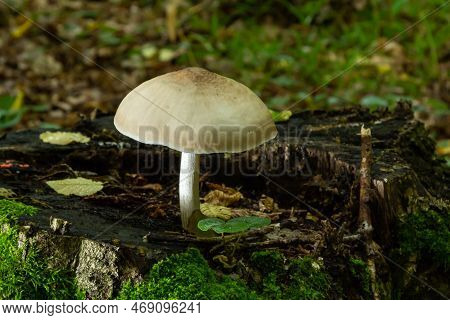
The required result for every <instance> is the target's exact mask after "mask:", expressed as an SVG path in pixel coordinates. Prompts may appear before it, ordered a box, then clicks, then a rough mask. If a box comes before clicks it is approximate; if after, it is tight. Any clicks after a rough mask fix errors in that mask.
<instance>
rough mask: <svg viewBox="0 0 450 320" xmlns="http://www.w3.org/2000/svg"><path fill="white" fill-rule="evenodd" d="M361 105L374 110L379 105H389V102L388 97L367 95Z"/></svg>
mask: <svg viewBox="0 0 450 320" xmlns="http://www.w3.org/2000/svg"><path fill="white" fill-rule="evenodd" d="M361 105H362V106H363V107H366V108H369V109H371V110H372V109H376V108H379V107H388V105H389V103H388V101H387V100H386V99H383V98H381V97H378V96H374V95H367V96H365V97H364V98H362V99H361Z"/></svg>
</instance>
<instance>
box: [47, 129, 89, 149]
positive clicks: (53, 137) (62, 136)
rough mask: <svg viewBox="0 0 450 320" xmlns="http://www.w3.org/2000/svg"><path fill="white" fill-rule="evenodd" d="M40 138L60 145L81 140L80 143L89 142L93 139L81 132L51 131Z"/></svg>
mask: <svg viewBox="0 0 450 320" xmlns="http://www.w3.org/2000/svg"><path fill="white" fill-rule="evenodd" d="M39 138H40V139H41V140H42V141H43V142H45V143H50V144H57V145H60V146H65V145H68V144H69V143H72V142H79V143H88V142H89V141H90V140H91V139H90V138H89V137H86V136H85V135H82V134H81V133H79V132H61V131H57V132H51V131H46V132H43V133H41V134H40V135H39Z"/></svg>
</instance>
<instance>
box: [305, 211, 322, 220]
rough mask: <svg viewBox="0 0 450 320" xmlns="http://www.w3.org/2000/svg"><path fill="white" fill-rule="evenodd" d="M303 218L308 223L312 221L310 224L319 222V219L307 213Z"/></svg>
mask: <svg viewBox="0 0 450 320" xmlns="http://www.w3.org/2000/svg"><path fill="white" fill-rule="evenodd" d="M305 218H306V220H309V221H312V222H317V221H319V218H317V217H316V216H313V215H312V214H311V212H307V213H306V217H305Z"/></svg>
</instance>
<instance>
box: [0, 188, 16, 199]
mask: <svg viewBox="0 0 450 320" xmlns="http://www.w3.org/2000/svg"><path fill="white" fill-rule="evenodd" d="M15 195H16V193H15V192H14V191H12V190H10V189H7V188H0V197H2V198H12V197H14V196H15Z"/></svg>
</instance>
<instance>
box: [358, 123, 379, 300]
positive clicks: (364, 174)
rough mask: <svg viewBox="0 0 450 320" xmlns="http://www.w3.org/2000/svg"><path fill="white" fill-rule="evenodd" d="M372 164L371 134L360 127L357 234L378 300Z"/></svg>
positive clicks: (374, 295) (375, 296)
mask: <svg viewBox="0 0 450 320" xmlns="http://www.w3.org/2000/svg"><path fill="white" fill-rule="evenodd" d="M372 162H373V157H372V133H371V131H370V129H365V128H364V125H363V126H362V127H361V167H360V172H359V173H360V177H359V188H360V191H359V216H358V224H359V230H358V231H359V234H360V235H361V237H362V239H363V240H364V241H365V244H366V255H367V267H368V269H369V273H370V278H371V284H372V293H373V297H374V299H376V300H378V299H379V298H380V297H379V294H378V290H377V285H376V284H377V276H376V265H375V260H374V256H375V248H376V246H377V245H376V243H375V242H374V241H373V239H372V233H373V226H372V217H371V212H370V195H371V193H372V192H371V185H372V178H371V166H372Z"/></svg>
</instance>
